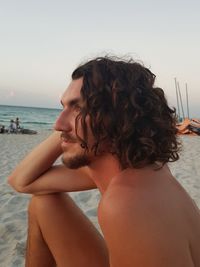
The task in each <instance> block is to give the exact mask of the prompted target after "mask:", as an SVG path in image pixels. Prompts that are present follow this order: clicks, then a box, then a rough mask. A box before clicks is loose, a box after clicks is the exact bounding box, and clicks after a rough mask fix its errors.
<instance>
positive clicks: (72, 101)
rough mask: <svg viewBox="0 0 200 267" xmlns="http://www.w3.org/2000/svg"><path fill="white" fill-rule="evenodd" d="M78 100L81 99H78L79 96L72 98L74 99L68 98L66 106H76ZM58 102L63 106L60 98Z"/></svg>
mask: <svg viewBox="0 0 200 267" xmlns="http://www.w3.org/2000/svg"><path fill="white" fill-rule="evenodd" d="M80 102H81V99H80V98H74V99H71V100H69V101H68V102H67V103H66V104H67V106H69V107H74V106H76V105H77V104H79V103H80ZM60 103H61V105H62V106H63V107H64V106H65V105H64V103H63V101H62V100H60Z"/></svg>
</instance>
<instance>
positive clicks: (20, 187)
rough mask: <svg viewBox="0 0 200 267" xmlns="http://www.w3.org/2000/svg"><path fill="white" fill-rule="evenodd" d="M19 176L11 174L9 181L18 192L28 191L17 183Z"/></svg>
mask: <svg viewBox="0 0 200 267" xmlns="http://www.w3.org/2000/svg"><path fill="white" fill-rule="evenodd" d="M16 181H17V177H16V176H14V175H10V176H8V178H7V183H8V184H9V185H10V186H11V187H12V188H13V189H14V190H15V191H17V192H19V193H27V192H25V188H23V187H22V186H20V185H18V184H17V182H16Z"/></svg>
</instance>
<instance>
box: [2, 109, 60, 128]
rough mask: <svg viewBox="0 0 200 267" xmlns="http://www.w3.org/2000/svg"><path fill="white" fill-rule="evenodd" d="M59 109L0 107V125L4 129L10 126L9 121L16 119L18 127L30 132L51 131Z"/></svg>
mask: <svg viewBox="0 0 200 267" xmlns="http://www.w3.org/2000/svg"><path fill="white" fill-rule="evenodd" d="M60 111H61V110H60V109H51V108H36V107H19V106H4V105H0V125H4V126H5V127H6V128H8V126H9V125H10V120H11V119H13V120H15V119H16V118H17V117H18V118H19V120H20V126H21V127H23V128H25V129H31V130H36V131H38V130H50V129H53V125H54V122H55V120H56V118H57V117H58V115H59V113H60Z"/></svg>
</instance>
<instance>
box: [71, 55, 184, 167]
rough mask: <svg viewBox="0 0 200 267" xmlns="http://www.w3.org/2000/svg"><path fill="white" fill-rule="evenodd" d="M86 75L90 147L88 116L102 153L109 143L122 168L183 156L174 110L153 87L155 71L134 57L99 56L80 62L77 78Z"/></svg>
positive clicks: (84, 111) (83, 118) (96, 146)
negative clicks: (104, 144) (179, 152)
mask: <svg viewBox="0 0 200 267" xmlns="http://www.w3.org/2000/svg"><path fill="white" fill-rule="evenodd" d="M81 77H83V86H82V88H81V96H82V99H83V107H82V109H81V112H80V114H79V116H78V117H77V120H76V123H77V121H78V120H79V119H80V120H81V124H82V128H83V133H84V137H83V140H82V142H84V145H85V147H87V123H86V117H87V116H88V115H89V117H90V127H91V130H92V133H93V135H94V138H95V144H94V146H93V150H94V152H95V154H96V155H97V154H98V153H100V147H101V144H102V143H107V144H109V146H108V147H109V149H110V152H111V153H113V154H115V155H116V156H117V157H118V159H119V162H120V164H121V166H122V168H127V167H134V168H139V167H143V166H145V165H147V164H153V163H155V162H159V163H161V164H165V163H166V162H170V161H171V162H172V161H176V160H178V159H179V155H178V151H179V142H178V140H177V136H176V133H177V129H176V117H175V109H172V108H170V107H169V106H168V104H167V100H166V98H165V95H164V92H163V90H162V89H161V88H157V87H154V81H155V75H154V74H153V73H152V72H151V71H150V70H149V69H147V68H146V67H144V66H143V65H142V64H140V63H137V62H135V61H134V60H133V59H129V60H122V59H119V58H116V57H115V58H113V57H108V56H106V57H98V58H95V59H93V60H90V61H88V62H86V63H84V64H82V65H80V66H79V67H78V68H77V69H76V70H75V71H74V72H73V73H72V79H73V80H75V79H78V78H81Z"/></svg>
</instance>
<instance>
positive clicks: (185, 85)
mask: <svg viewBox="0 0 200 267" xmlns="http://www.w3.org/2000/svg"><path fill="white" fill-rule="evenodd" d="M185 90H186V101H187V116H188V119H189V118H190V115H189V105H188V89H187V83H186V84H185Z"/></svg>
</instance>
